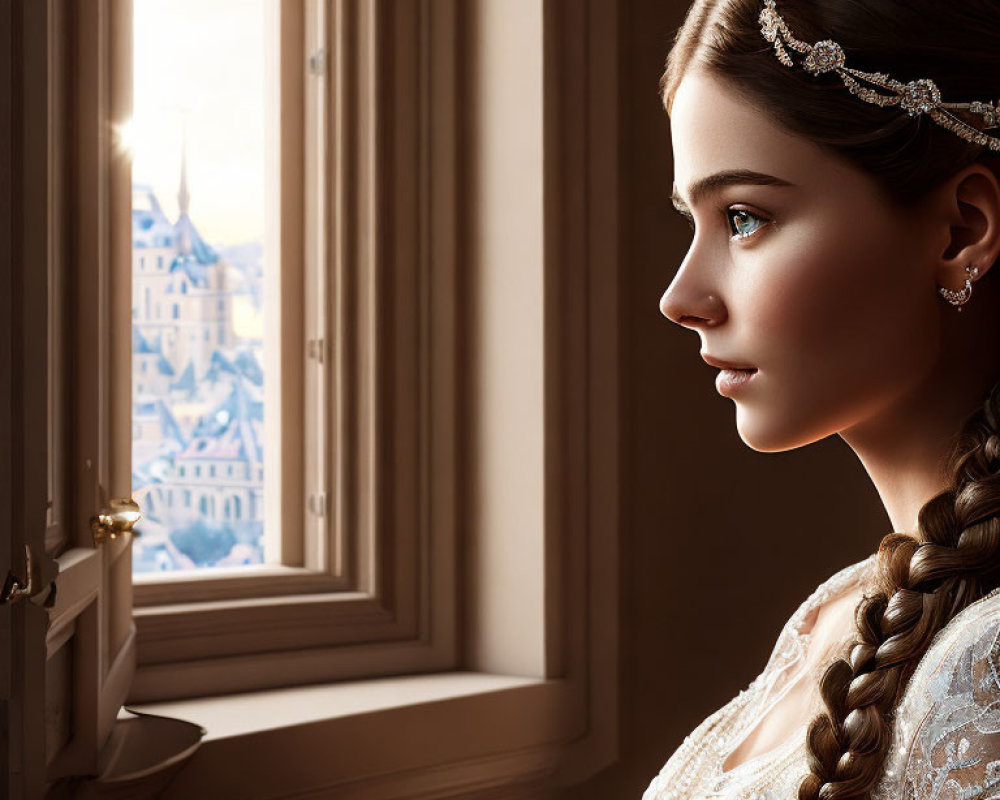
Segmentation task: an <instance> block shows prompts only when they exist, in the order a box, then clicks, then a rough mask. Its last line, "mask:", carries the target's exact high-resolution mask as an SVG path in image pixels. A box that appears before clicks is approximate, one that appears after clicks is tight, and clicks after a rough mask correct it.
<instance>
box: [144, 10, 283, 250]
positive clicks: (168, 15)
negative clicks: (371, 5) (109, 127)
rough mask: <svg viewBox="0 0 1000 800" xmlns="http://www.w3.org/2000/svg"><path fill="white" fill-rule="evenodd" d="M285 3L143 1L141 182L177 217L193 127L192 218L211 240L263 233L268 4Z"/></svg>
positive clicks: (221, 242) (172, 217)
mask: <svg viewBox="0 0 1000 800" xmlns="http://www.w3.org/2000/svg"><path fill="white" fill-rule="evenodd" d="M277 1H278V0H134V5H133V8H134V11H133V13H134V41H133V52H134V70H133V77H134V92H133V117H132V126H131V132H130V137H131V140H132V148H133V162H132V180H133V182H134V183H145V184H150V185H152V187H153V190H154V191H155V193H156V196H157V198H158V199H159V201H160V204H161V205H162V206H163V210H164V212H165V213H166V215H167V216H168V217H169V218H170V220H171V221H173V220H175V219H176V218H177V213H178V211H177V190H178V186H179V181H180V163H181V142H182V138H183V134H182V131H184V130H185V129H186V132H187V162H188V189H189V191H190V195H191V203H190V213H191V218H192V220H194V223H195V225H196V226H197V227H198V230H199V231H201V234H202V236H203V237H204V238H205V239H206V240H207V241H208V242H210V243H211V244H216V245H229V244H236V243H240V242H247V241H261V240H262V239H263V237H264V197H265V186H264V176H265V170H264V165H265V160H264V147H265V116H264V111H265V109H264V101H265V86H266V83H265V55H264V45H265V38H264V37H265V16H266V14H265V11H266V10H267V9H266V8H265V6H266V4H267V3H272V2H277ZM267 34H268V35H271V36H274V37H276V36H277V32H276V31H273V30H272V31H267Z"/></svg>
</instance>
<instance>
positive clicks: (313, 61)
mask: <svg viewBox="0 0 1000 800" xmlns="http://www.w3.org/2000/svg"><path fill="white" fill-rule="evenodd" d="M324 72H326V48H325V47H321V48H319V50H316V51H315V52H313V53H312V54H311V55H310V56H309V74H310V75H322V74H323V73H324Z"/></svg>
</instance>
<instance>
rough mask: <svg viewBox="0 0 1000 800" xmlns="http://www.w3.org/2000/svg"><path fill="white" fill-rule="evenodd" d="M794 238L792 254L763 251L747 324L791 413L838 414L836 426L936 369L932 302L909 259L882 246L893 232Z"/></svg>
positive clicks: (789, 250)
mask: <svg viewBox="0 0 1000 800" xmlns="http://www.w3.org/2000/svg"><path fill="white" fill-rule="evenodd" d="M785 241H786V242H788V243H789V244H788V246H787V248H786V252H784V253H780V254H779V253H778V252H777V250H776V247H775V248H772V249H771V250H770V251H769V252H768V254H767V256H762V257H761V261H762V266H761V270H760V273H759V274H758V276H757V278H756V280H753V281H750V282H749V284H748V286H747V287H746V288H747V293H748V295H749V294H752V295H753V300H752V303H750V304H748V314H750V315H752V318H749V317H748V319H747V323H748V326H749V327H750V329H751V330H753V331H754V333H755V337H756V336H759V337H760V338H759V340H758V343H759V345H760V346H759V350H760V352H759V353H758V354H756V355H757V356H758V357H759V359H760V364H761V366H762V370H766V371H767V372H768V373H769V378H770V379H771V381H770V382H771V385H772V386H774V387H775V388H779V387H780V399H779V400H778V402H779V403H780V404H781V405H782V406H784V410H785V412H786V413H791V414H793V415H795V416H798V415H801V414H804V415H820V416H830V417H831V418H830V419H829V420H828V422H829V423H830V424H831V425H833V426H834V427H835V426H836V425H838V424H840V423H842V422H843V423H846V422H847V421H848V418H849V417H856V416H857V415H860V414H864V413H866V410H871V409H872V408H873V407H874V406H875V405H879V404H881V403H883V402H885V401H886V400H888V399H889V396H890V395H891V394H892V393H893V392H894V391H898V389H899V388H900V387H901V385H902V384H904V383H908V382H910V381H912V380H914V379H915V377H916V376H917V375H918V374H919V373H921V372H922V371H923V370H924V369H926V368H927V366H928V357H929V345H930V341H929V340H928V339H927V337H926V334H927V329H928V325H927V309H928V308H929V307H930V308H932V306H928V304H927V302H926V299H925V298H922V297H920V296H919V294H918V293H917V292H916V291H915V289H916V288H917V287H919V281H917V280H914V279H913V274H912V264H910V263H908V262H907V257H906V256H905V255H901V254H900V253H899V252H892V251H891V250H890V249H889V248H887V247H886V246H885V245H884V244H880V242H884V241H886V237H884V236H876V235H874V234H869V235H867V236H866V235H865V231H863V230H857V229H856V228H855V230H854V231H853V232H852V235H851V236H850V237H849V238H848V237H845V238H839V237H838V238H836V239H829V238H828V239H825V240H823V239H820V238H818V237H817V236H816V235H814V234H813V235H803V236H801V237H797V238H795V237H786V240H785ZM890 241H891V240H890ZM897 241H898V240H897ZM765 261H766V266H767V269H766V271H765V269H764V262H765ZM908 270H909V271H910V273H909V276H907V271H908ZM907 277H908V278H909V279H907ZM752 355H754V354H751V353H748V354H747V357H748V358H750V357H752ZM772 399H773V398H772ZM833 416H836V417H838V419H836V420H835V419H833ZM840 417H844V419H840ZM830 432H832V431H830Z"/></svg>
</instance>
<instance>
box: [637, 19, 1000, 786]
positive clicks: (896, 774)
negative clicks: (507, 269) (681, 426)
mask: <svg viewBox="0 0 1000 800" xmlns="http://www.w3.org/2000/svg"><path fill="white" fill-rule="evenodd" d="M663 94H664V103H665V106H666V108H667V111H668V113H669V115H670V121H671V135H672V143H673V150H674V164H675V174H674V178H675V186H674V203H675V205H676V206H677V208H678V210H679V211H680V212H681V213H682V214H683V215H684V216H686V217H687V218H688V219H689V220H690V221H691V224H692V227H693V228H694V235H693V239H692V242H691V246H690V248H689V250H688V252H687V255H686V257H685V258H684V261H683V263H682V264H681V265H680V268H679V269H678V271H677V273H676V275H675V276H674V279H673V281H672V282H671V283H670V285H669V287H668V288H667V290H666V292H665V293H664V295H663V297H662V300H661V303H660V307H661V310H662V312H663V314H664V315H665V316H666V317H668V318H669V319H670V320H672V321H673V322H676V323H677V324H678V325H681V326H683V327H685V328H687V329H690V330H691V331H694V332H696V333H697V334H698V337H699V339H700V350H701V356H702V358H704V359H705V361H707V362H708V363H709V364H712V365H713V366H717V367H719V368H720V370H721V371H720V373H719V377H718V380H717V384H716V385H717V389H718V391H719V392H720V393H721V394H722V395H724V396H726V397H728V398H731V399H732V401H733V404H734V406H735V410H736V425H737V428H738V430H739V433H740V436H741V438H742V439H743V441H744V442H745V443H746V444H747V445H748V446H749V447H751V448H753V449H755V450H759V451H781V450H787V449H789V448H793V447H801V446H803V445H806V444H809V443H811V442H814V441H817V440H819V439H822V438H824V437H826V436H828V435H830V434H834V433H836V434H838V435H840V436H841V437H842V438H843V439H844V440H845V441H846V442H847V443H848V444H849V445H850V446H851V447H852V448H853V450H854V451H855V452H856V453H857V455H858V457H859V458H860V459H861V461H862V463H863V464H864V467H865V469H866V470H867V471H868V473H869V475H870V476H871V478H872V481H873V482H874V484H875V486H876V487H877V489H878V491H879V494H880V496H881V498H882V500H883V502H884V504H885V507H886V510H887V512H888V514H889V517H890V520H891V523H892V527H893V532H892V533H889V534H888V535H887V536H886V537H885V538H884V539H883V540H882V542H881V544H880V546H879V548H878V551H877V553H873V554H872V556H871V557H870V558H868V559H866V560H865V561H862V562H860V563H858V564H855V565H853V566H850V567H848V568H847V569H845V570H842V571H841V572H839V573H838V574H837V575H835V576H833V577H832V578H831V579H830V580H828V581H827V582H826V583H824V584H823V585H822V586H820V587H819V588H818V589H817V590H816V592H815V593H814V594H813V595H812V596H811V597H809V598H808V599H807V600H806V601H805V603H803V605H802V606H801V607H800V608H799V609H798V611H797V612H796V613H795V615H793V616H792V618H791V619H790V620H789V621H788V623H787V624H786V626H785V628H784V630H783V631H782V633H781V635H780V637H779V639H778V642H777V644H776V646H775V648H774V652H773V653H772V656H771V659H770V660H769V662H768V664H767V666H766V668H765V670H764V672H763V673H762V674H761V675H760V676H759V677H758V678H757V679H756V680H754V681H753V682H752V683H751V684H750V685H749V687H748V688H747V689H746V690H745V691H743V692H741V694H740V696H738V697H737V698H735V699H734V700H733V701H731V702H730V703H729V704H728V705H726V706H725V707H724V708H722V709H720V710H719V711H718V712H716V713H715V714H713V715H712V716H711V717H709V718H708V719H707V720H705V722H703V723H702V724H701V725H700V726H699V727H698V728H697V729H696V730H695V731H694V732H693V733H692V734H691V735H690V736H688V737H687V738H686V739H685V740H684V742H683V744H682V745H681V746H680V747H679V748H678V750H677V751H676V752H675V753H674V754H673V756H671V758H670V760H669V761H668V762H667V763H666V765H665V766H664V768H663V770H662V771H661V773H660V774H659V775H658V776H657V777H656V778H655V779H654V780H653V782H652V784H651V785H650V787H649V789H648V790H647V792H646V794H645V798H646V800H666V799H667V798H677V800H681V799H682V798H683V799H687V798H692V799H693V798H697V799H698V800H701V798H708V797H711V798H726V799H727V800H730V799H731V800H735V799H736V798H747V799H748V800H749V799H751V798H752V799H753V800H789V799H790V798H795V797H798V798H801V799H802V800H814V798H822V800H839V799H840V798H866V799H867V798H873V799H874V800H889V799H890V798H891V799H892V800H930V799H931V798H942V799H943V798H948V799H949V800H958V799H959V798H962V799H963V800H971V798H983V800H986V799H987V798H1000V594H998V593H997V592H996V591H995V590H996V589H997V587H998V586H1000V385H998V380H1000V263H998V260H1000V180H998V177H1000V127H998V126H1000V121H998V116H1000V109H998V108H997V106H998V98H1000V2H998V1H997V0H960V2H951V3H946V2H942V1H941V0H777V2H776V0H696V2H695V3H694V5H693V6H692V8H691V9H690V11H689V13H688V16H687V18H686V20H685V22H684V25H683V27H682V28H681V30H680V31H679V32H678V35H677V39H676V42H675V46H674V48H673V49H672V51H671V53H670V56H669V58H668V62H667V70H666V73H665V75H664V77H663Z"/></svg>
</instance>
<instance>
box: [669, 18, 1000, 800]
mask: <svg viewBox="0 0 1000 800" xmlns="http://www.w3.org/2000/svg"><path fill="white" fill-rule="evenodd" d="M762 7H763V3H762V2H760V0H695V2H694V4H693V5H692V6H691V8H690V9H689V10H688V13H687V17H686V19H685V21H684V24H683V25H682V27H681V28H680V30H679V31H678V33H677V36H676V40H675V43H674V47H673V49H672V50H671V52H670V55H669V57H668V59H667V67H666V71H665V73H664V75H663V78H662V81H661V89H662V92H663V98H664V104H665V105H666V107H667V109H668V111H669V109H670V106H671V104H672V101H673V97H674V94H675V92H676V91H677V86H678V84H679V83H680V81H681V79H682V78H683V76H684V74H685V73H686V72H687V70H688V69H689V68H690V67H692V66H693V65H696V66H698V67H700V68H701V69H705V70H706V71H708V72H710V73H712V74H714V75H717V76H719V77H721V78H723V79H725V80H726V81H727V82H728V83H729V84H730V85H733V86H735V87H736V88H737V89H738V90H739V91H740V92H741V93H742V95H743V96H744V97H746V98H747V99H748V100H749V101H750V102H752V103H753V104H754V105H755V106H756V107H757V108H758V109H760V110H761V111H762V112H763V113H765V114H767V115H768V116H769V117H770V118H771V119H772V120H773V121H774V122H776V123H777V124H778V125H780V126H781V127H782V128H784V129H785V130H788V131H789V132H791V133H793V134H795V135H798V136H802V137H803V138H806V139H809V140H810V141H812V142H815V143H816V144H819V145H821V146H822V147H825V148H827V149H828V150H829V151H830V153H831V154H832V155H834V156H836V157H840V158H844V159H847V160H848V161H849V162H850V163H852V164H853V165H854V166H856V167H858V168H860V169H862V170H864V171H865V172H866V173H868V174H870V175H871V176H872V177H873V178H874V179H875V181H876V183H877V185H878V186H879V187H880V189H881V190H882V191H883V193H884V195H885V197H886V198H887V199H888V200H889V201H890V202H894V203H897V204H899V205H906V204H907V203H909V202H912V201H916V200H919V199H920V198H921V197H923V196H925V195H926V193H927V192H928V191H930V190H931V189H933V188H934V187H935V186H937V185H939V184H940V183H941V182H943V181H944V180H946V179H947V178H949V177H950V176H951V175H953V174H954V173H956V172H957V171H958V170H960V169H962V168H964V167H966V166H968V165H970V164H972V163H973V162H974V161H977V160H979V161H982V162H983V163H984V164H988V165H989V166H990V168H991V169H993V170H994V171H995V172H998V171H1000V169H998V166H997V157H996V156H994V155H993V154H991V153H990V152H989V151H988V150H985V149H984V148H983V147H981V146H979V145H975V144H972V143H970V142H967V141H965V140H964V139H962V138H960V137H958V136H956V135H955V134H953V133H950V132H949V131H946V130H944V129H942V128H940V127H939V126H938V125H936V124H935V123H934V122H933V121H932V120H930V119H928V118H926V117H925V116H918V117H915V118H914V117H910V116H909V115H907V114H906V113H905V112H903V111H901V110H900V109H898V108H895V107H888V108H881V107H879V106H875V105H871V104H869V103H865V102H863V101H861V100H859V99H858V98H857V97H855V96H854V95H852V94H851V93H850V92H848V91H847V89H846V88H845V87H844V85H843V84H842V83H841V81H840V79H839V78H838V77H837V76H836V75H834V74H829V75H822V76H819V77H813V76H811V75H810V74H808V73H807V72H806V71H805V70H804V69H802V68H801V67H800V66H797V67H795V68H792V69H789V68H788V67H785V66H784V65H783V64H781V62H780V61H779V60H778V59H777V57H776V56H775V54H774V51H773V49H772V47H771V45H770V44H769V43H768V42H767V41H766V40H765V39H764V38H763V36H762V35H761V31H760V23H759V22H758V15H759V14H760V11H761V9H762ZM779 12H780V13H781V15H782V17H783V18H784V19H785V21H786V22H787V23H788V26H789V28H790V29H791V31H792V32H793V33H794V34H795V36H796V38H798V39H801V40H802V41H805V42H816V41H819V40H821V39H833V40H834V41H836V42H838V43H839V44H840V45H841V46H842V47H843V48H844V52H845V54H846V60H847V64H848V65H849V66H851V67H856V68H858V69H861V70H866V71H873V72H879V71H881V72H888V73H890V74H891V75H892V77H894V78H896V79H897V80H901V81H904V82H905V81H909V80H916V79H919V78H930V79H932V80H933V81H934V82H935V83H936V84H937V85H938V87H939V88H940V90H941V94H942V97H943V98H944V99H945V100H946V101H947V102H969V101H973V100H989V99H993V98H995V97H996V96H997V95H998V94H1000V86H998V82H1000V81H998V79H997V77H996V76H998V75H1000V48H998V47H997V45H996V43H997V42H998V41H1000V4H998V2H997V1H996V0H963V2H961V3H944V2H941V0H836V1H834V0H829V1H826V2H824V1H822V0H808V2H807V0H789V2H781V3H780V4H779ZM996 272H997V270H991V271H990V273H989V274H987V276H985V278H984V279H986V278H989V275H990V274H994V273H996ZM956 441H957V443H956V445H955V449H954V452H953V454H952V456H951V460H950V464H949V471H950V475H951V476H952V481H951V485H950V486H949V488H948V489H946V490H945V491H943V492H941V493H940V494H938V495H937V496H936V497H934V498H933V499H932V500H930V501H929V502H928V503H927V504H926V505H924V506H923V508H922V509H921V510H920V514H919V519H918V522H919V539H917V538H914V537H912V536H909V535H907V534H903V533H894V534H890V535H888V536H886V537H885V538H884V539H883V540H882V542H881V545H880V547H879V551H878V557H877V567H876V576H875V577H876V582H875V585H874V587H873V591H872V592H871V593H869V594H866V595H865V597H864V598H863V599H862V600H861V602H860V603H859V604H858V607H857V609H856V627H857V630H856V631H855V643H854V644H853V645H852V647H851V648H850V652H849V653H848V654H846V656H845V657H844V658H838V659H836V660H835V661H834V662H833V663H832V664H831V665H830V666H829V667H828V668H827V669H826V671H825V672H824V674H823V677H822V679H821V681H820V693H821V695H822V698H823V702H824V705H825V710H824V711H823V712H821V713H820V714H818V715H817V716H816V718H815V719H813V720H812V722H811V724H810V726H809V729H808V737H807V749H808V753H809V774H808V775H806V776H804V777H803V780H802V783H801V784H800V787H799V798H800V800H816V798H822V800H840V799H841V798H863V799H864V800H868V798H870V796H871V792H872V790H873V788H874V787H875V785H876V783H877V782H878V780H879V778H880V776H881V773H882V770H883V767H884V764H885V757H886V753H887V749H888V746H889V742H890V731H891V719H892V713H893V710H894V709H895V707H896V706H897V704H898V703H899V700H900V697H901V695H902V693H903V690H904V689H905V687H906V684H907V681H908V680H909V678H910V676H911V675H912V673H913V670H914V669H915V668H916V665H917V662H918V661H919V659H920V657H921V656H922V655H923V653H924V652H925V651H926V650H927V648H928V647H929V645H930V642H931V639H932V638H933V637H934V634H935V633H937V632H938V631H939V630H940V629H941V628H942V627H944V625H946V624H947V622H948V621H949V620H950V619H951V618H952V617H954V616H955V614H957V613H958V612H959V611H961V610H962V609H963V608H965V607H966V606H968V605H969V604H970V603H972V602H973V601H975V600H977V599H979V598H980V597H982V596H983V595H984V594H986V593H987V592H989V591H990V590H992V589H993V588H995V587H996V586H997V585H998V584H1000V519H998V515H1000V383H998V384H997V385H996V386H995V387H994V388H993V390H992V391H991V392H990V394H989V396H988V397H987V398H986V400H985V402H984V404H983V406H982V408H981V409H980V410H979V411H977V412H976V413H975V414H973V415H972V416H971V417H970V418H969V419H968V420H967V421H966V422H965V424H964V426H963V427H962V430H961V431H960V432H959V434H958V438H957V440H956Z"/></svg>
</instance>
